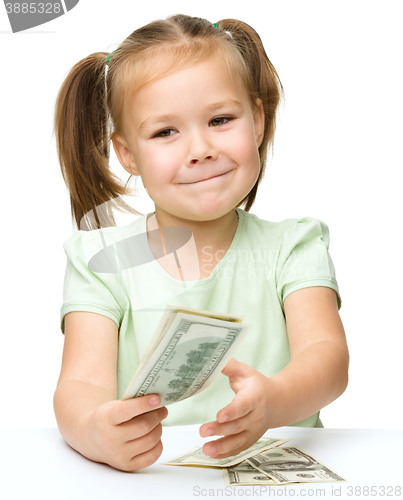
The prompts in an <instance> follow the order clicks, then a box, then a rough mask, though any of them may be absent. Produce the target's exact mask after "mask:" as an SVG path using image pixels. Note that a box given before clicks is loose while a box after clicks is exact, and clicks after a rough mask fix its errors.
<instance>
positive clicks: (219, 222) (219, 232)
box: [154, 207, 239, 251]
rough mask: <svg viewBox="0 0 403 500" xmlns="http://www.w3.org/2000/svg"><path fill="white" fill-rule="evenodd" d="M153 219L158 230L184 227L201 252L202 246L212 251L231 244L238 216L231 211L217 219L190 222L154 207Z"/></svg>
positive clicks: (234, 211)
mask: <svg viewBox="0 0 403 500" xmlns="http://www.w3.org/2000/svg"><path fill="white" fill-rule="evenodd" d="M154 218H155V221H156V223H157V225H158V227H159V228H161V227H162V226H184V227H187V228H188V229H190V230H191V231H192V234H193V238H194V241H195V243H196V247H197V248H198V249H199V250H200V251H202V249H203V247H204V246H209V247H212V248H213V249H217V250H219V249H221V248H222V247H223V246H226V245H227V244H228V242H229V244H228V247H229V245H230V244H231V242H232V240H233V238H234V236H235V233H236V230H237V227H238V219H239V217H238V214H237V212H236V210H235V209H234V210H232V211H230V212H228V213H227V214H225V215H224V216H222V217H219V218H218V219H214V220H210V221H191V220H187V219H179V218H177V217H172V216H170V214H167V213H165V212H161V211H160V210H158V208H157V207H156V210H155V212H154Z"/></svg>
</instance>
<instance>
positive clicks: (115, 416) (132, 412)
mask: <svg viewBox="0 0 403 500" xmlns="http://www.w3.org/2000/svg"><path fill="white" fill-rule="evenodd" d="M114 403H115V404H114V405H111V406H110V418H111V420H112V423H113V424H114V425H119V424H122V423H123V422H127V421H128V420H131V419H132V418H134V417H137V416H138V415H141V414H143V413H147V412H149V411H152V410H154V409H156V408H158V407H159V406H160V404H161V398H160V397H159V396H158V394H149V395H147V396H141V397H139V398H130V399H125V400H118V401H114Z"/></svg>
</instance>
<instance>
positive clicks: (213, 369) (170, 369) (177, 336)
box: [122, 306, 252, 406]
mask: <svg viewBox="0 0 403 500" xmlns="http://www.w3.org/2000/svg"><path fill="white" fill-rule="evenodd" d="M242 319H243V316H231V315H228V314H220V313H215V312H211V311H202V310H198V309H189V308H178V307H175V306H167V308H166V310H165V311H164V314H163V315H162V317H161V320H160V323H159V325H158V327H157V330H156V332H155V334H154V336H153V338H152V339H151V342H150V345H149V346H148V348H147V350H146V352H145V353H144V355H143V357H142V359H141V361H140V363H139V366H138V368H137V370H136V372H135V374H134V376H133V378H132V380H131V382H130V384H129V386H128V387H127V389H126V391H125V393H124V394H123V397H122V399H129V398H135V397H140V396H144V395H146V394H153V393H155V394H158V395H159V396H160V398H161V406H166V405H168V404H171V403H176V402H177V401H182V400H183V399H186V398H188V397H190V396H194V395H195V394H199V393H200V392H201V391H203V390H204V389H206V388H207V387H208V386H209V385H210V384H211V383H212V382H213V380H214V379H215V378H216V377H217V375H218V374H219V373H220V372H221V370H222V369H223V368H224V367H225V365H226V364H227V363H228V361H229V359H230V358H231V356H232V355H233V354H234V352H235V350H236V349H237V347H238V346H239V344H240V343H241V341H242V340H243V339H244V337H245V335H246V334H247V332H248V331H249V329H250V328H251V327H252V325H246V324H242V323H241V321H242Z"/></svg>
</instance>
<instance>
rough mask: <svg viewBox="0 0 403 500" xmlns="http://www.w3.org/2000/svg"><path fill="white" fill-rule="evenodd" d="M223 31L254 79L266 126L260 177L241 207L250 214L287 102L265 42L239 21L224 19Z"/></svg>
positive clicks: (253, 90) (253, 89)
mask: <svg viewBox="0 0 403 500" xmlns="http://www.w3.org/2000/svg"><path fill="white" fill-rule="evenodd" d="M218 25H219V27H220V28H221V29H222V30H224V31H226V32H228V33H229V35H230V36H231V38H232V42H233V43H234V44H235V45H236V47H237V49H238V50H239V52H240V53H241V54H242V57H243V59H244V61H245V63H246V65H247V68H248V73H249V75H250V79H249V82H248V87H249V91H250V95H251V97H252V99H260V100H261V101H262V104H263V110H264V116H265V123H264V134H263V141H262V143H261V145H260V147H259V154H260V173H259V177H258V179H257V181H256V183H255V185H254V187H253V188H252V189H251V191H250V192H249V194H248V195H247V197H246V198H245V199H244V200H242V201H241V202H240V203H239V204H238V206H240V205H242V204H243V203H246V205H245V211H247V212H248V211H249V210H250V208H251V206H252V204H253V202H254V200H255V198H256V193H257V188H258V185H259V183H260V181H261V179H262V178H263V175H264V173H265V166H266V159H267V152H268V149H269V147H270V148H271V151H272V152H273V148H274V134H275V131H276V113H277V108H278V105H279V103H280V101H281V100H282V99H283V100H284V89H283V86H282V84H281V81H280V78H279V76H278V74H277V71H276V70H275V68H274V66H273V64H272V63H271V61H270V60H269V58H268V57H267V54H266V51H265V49H264V47H263V43H262V40H261V38H260V36H259V35H258V34H257V32H256V31H255V30H254V29H253V28H252V27H251V26H249V25H248V24H246V23H244V22H242V21H239V20H236V19H222V20H221V21H219V22H218Z"/></svg>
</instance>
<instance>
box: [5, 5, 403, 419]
mask: <svg viewBox="0 0 403 500" xmlns="http://www.w3.org/2000/svg"><path fill="white" fill-rule="evenodd" d="M2 4H3V2H1V5H0V72H1V78H0V91H1V93H0V95H1V105H0V106H1V108H0V109H1V120H0V127H1V135H0V137H1V139H0V140H1V150H0V158H1V182H2V184H1V211H2V224H1V226H2V227H1V230H2V231H1V232H2V244H1V261H2V271H1V278H2V279H1V283H2V288H3V294H2V299H1V309H2V310H1V337H0V338H1V340H0V367H1V368H0V369H1V379H0V380H1V394H2V405H1V406H2V411H1V412H0V426H2V427H6V426H9V427H20V426H23V427H55V426H56V420H55V418H54V415H53V407H52V397H53V392H54V390H55V387H56V383H57V379H58V375H59V370H60V363H61V355H62V348H63V340H64V337H63V335H62V333H61V331H60V323H59V311H60V306H61V302H62V289H63V278H64V271H65V264H66V257H65V254H64V251H63V247H62V245H63V242H64V241H65V240H66V239H67V238H68V237H69V236H70V234H71V233H72V231H73V225H72V222H71V218H70V203H69V194H68V191H67V188H66V186H65V184H64V181H63V178H62V175H61V172H60V168H59V165H58V161H57V156H56V149H55V140H54V137H52V127H53V123H52V120H53V106H54V101H55V98H56V94H57V91H58V89H59V87H60V85H61V84H62V81H63V79H64V77H65V76H66V74H67V72H68V70H69V69H70V68H71V67H72V66H73V65H74V64H75V63H76V62H77V61H79V60H80V59H82V58H84V57H86V56H87V55H89V54H91V53H93V52H98V51H107V52H110V51H112V50H113V49H114V48H116V47H117V45H118V44H119V43H120V42H121V41H122V40H123V39H124V38H126V37H127V36H128V35H129V34H130V33H131V32H132V31H134V30H135V29H137V28H139V27H140V26H142V25H144V24H145V23H147V22H149V21H152V20H154V19H155V18H164V17H167V16H168V15H170V14H174V13H185V14H189V15H194V16H199V17H205V18H206V19H209V20H210V21H211V22H217V21H218V20H220V19H223V18H228V17H232V18H238V19H241V20H243V21H245V22H247V23H248V24H250V25H251V26H252V27H254V28H255V29H256V31H257V32H258V33H259V34H260V36H261V38H262V40H263V43H264V45H265V48H266V51H267V54H268V56H269V58H270V60H271V61H272V63H273V64H274V66H275V68H276V69H277V71H278V73H279V76H280V79H281V81H282V84H283V86H284V89H285V95H286V102H285V106H284V107H282V108H281V109H280V116H279V122H278V128H277V134H276V139H275V148H274V156H273V159H272V160H270V161H269V163H268V165H267V171H266V176H265V179H264V182H263V183H262V184H261V186H260V187H259V191H258V196H257V200H256V202H255V204H254V206H253V207H252V209H251V213H255V214H256V215H258V217H260V218H262V219H266V220H271V221H281V220H283V219H286V218H291V217H298V218H300V217H304V216H312V217H316V218H318V219H321V220H323V221H325V222H326V224H328V226H329V229H330V254H331V256H332V259H333V262H334V265H335V269H336V277H337V280H338V283H339V288H340V292H341V297H342V301H343V305H342V308H341V310H340V315H341V318H342V321H343V324H344V328H345V331H346V334H347V338H348V344H349V347H350V354H351V368H350V383H349V387H348V389H347V391H346V392H345V393H344V394H343V396H341V397H340V398H339V399H338V400H337V401H335V402H334V403H332V404H331V405H330V406H329V407H327V408H325V409H324V410H323V411H322V420H323V422H324V425H325V427H335V428H375V427H383V428H394V427H395V428H401V427H402V422H403V419H402V414H401V411H400V408H401V406H400V405H401V403H400V400H401V396H400V395H401V385H402V347H403V341H402V334H403V328H402V322H401V317H402V314H401V307H402V306H401V298H402V293H401V283H402V270H401V268H402V259H401V254H402V248H401V246H402V227H401V225H402V224H401V213H402V202H401V199H402V198H401V187H402V177H401V171H402V167H403V161H402V157H403V155H402V132H403V130H402V128H403V127H402V114H403V106H402V88H403V78H402V74H403V71H402V43H403V37H402V35H401V33H402V29H401V20H402V8H401V2H399V1H397V0H396V1H390V0H386V1H383V2H382V3H381V2H373V1H368V0H366V1H356V0H349V1H346V0H342V1H340V0H339V1H338V2H330V1H323V0H316V1H309V0H305V1H304V2H301V1H300V0H294V1H285V0H273V1H270V0H265V1H264V2H263V1H259V2H257V1H255V2H233V1H227V0H221V1H220V2H217V1H216V0H215V1H214V2H213V1H209V0H205V1H203V2H189V0H186V1H179V0H172V1H170V2H166V1H164V2H162V1H160V0H154V1H153V2H136V1H133V0H119V1H116V2H112V1H106V0H81V1H80V2H79V4H78V5H77V6H76V7H75V8H74V9H73V10H72V11H71V12H69V13H68V14H67V15H64V16H63V17H61V18H58V19H56V20H54V21H52V22H50V23H47V24H44V25H42V26H38V27H36V28H33V29H31V30H28V31H26V32H21V33H16V34H13V33H12V32H11V29H10V25H9V22H8V18H7V15H6V11H5V9H4V7H3V5H2ZM111 163H112V168H113V170H114V171H116V172H117V174H118V176H119V177H120V178H121V179H122V182H126V180H127V177H128V174H127V173H126V172H125V171H124V170H123V168H122V167H120V165H119V164H118V163H117V160H116V158H115V157H112V159H111ZM138 186H139V187H140V193H142V195H141V196H140V197H138V198H132V201H131V204H132V206H134V207H135V208H136V209H137V210H139V211H140V212H141V213H145V212H150V211H152V210H153V204H152V203H151V202H150V200H149V199H148V200H147V197H146V194H145V192H144V190H141V185H140V184H139V185H138Z"/></svg>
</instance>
